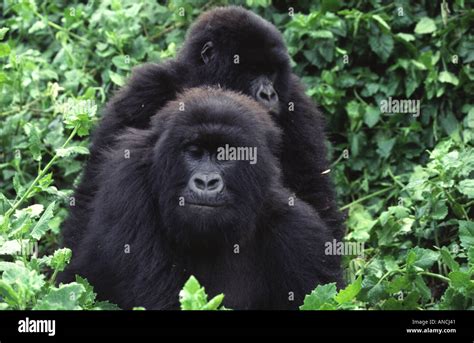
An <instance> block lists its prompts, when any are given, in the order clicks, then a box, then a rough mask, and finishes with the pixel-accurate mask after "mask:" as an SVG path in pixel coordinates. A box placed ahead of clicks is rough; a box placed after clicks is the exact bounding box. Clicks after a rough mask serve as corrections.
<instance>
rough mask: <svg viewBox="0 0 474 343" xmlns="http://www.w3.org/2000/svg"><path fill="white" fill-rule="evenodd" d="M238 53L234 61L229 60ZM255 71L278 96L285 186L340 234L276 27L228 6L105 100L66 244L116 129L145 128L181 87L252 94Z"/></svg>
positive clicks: (320, 127) (319, 143) (74, 236)
mask: <svg viewBox="0 0 474 343" xmlns="http://www.w3.org/2000/svg"><path fill="white" fill-rule="evenodd" d="M209 41H212V42H213V48H212V52H213V55H212V56H211V57H210V58H209V61H208V63H204V62H203V60H202V57H201V52H202V47H203V46H204V45H205V44H206V42H209ZM236 55H238V57H239V64H235V63H234V61H235V60H234V59H235V56H236ZM260 75H267V76H269V77H271V78H272V80H273V81H274V88H275V90H276V91H277V93H278V97H279V111H278V113H274V114H273V117H274V120H275V122H276V123H277V125H278V126H279V127H280V128H281V129H282V130H283V148H282V150H281V154H280V155H279V158H280V161H281V164H282V170H283V182H284V185H285V186H286V187H288V188H289V189H290V190H292V191H293V192H294V193H295V194H296V196H297V197H298V198H300V199H301V200H303V201H305V202H308V203H309V204H310V205H311V206H313V207H314V208H315V209H316V210H317V212H318V213H319V215H320V217H321V218H323V220H324V221H325V222H326V223H327V225H328V226H329V227H330V228H331V229H332V230H334V232H335V235H336V237H337V239H338V240H340V239H342V236H343V225H342V218H341V214H340V212H339V211H338V209H337V205H336V201H335V194H334V189H333V186H332V183H331V179H330V176H329V174H327V173H324V174H322V173H323V172H324V171H327V169H329V165H328V161H327V158H326V148H325V142H326V137H325V133H324V123H323V117H322V115H321V113H320V112H319V111H318V109H317V108H316V106H315V105H314V104H313V103H312V101H311V99H309V98H308V97H307V96H306V95H305V93H304V89H303V87H302V85H301V82H300V80H299V78H298V77H297V76H296V75H294V74H293V73H292V72H291V70H290V65H289V56H288V53H287V50H286V47H285V45H284V42H283V38H282V36H281V34H280V33H279V32H278V30H277V29H276V28H275V27H274V26H273V25H272V24H270V23H269V22H267V21H265V20H264V19H262V18H261V17H259V16H257V15H255V14H253V13H252V12H250V11H247V10H245V9H243V8H240V7H233V6H231V7H225V8H217V9H214V10H211V11H208V12H205V13H204V14H202V15H201V16H200V17H199V19H198V20H197V22H196V23H195V24H194V25H193V26H192V27H191V28H190V30H189V32H188V35H187V38H186V41H185V43H184V46H183V48H182V50H181V51H180V53H179V56H178V57H177V59H175V60H171V61H168V62H166V63H163V64H152V63H151V64H146V65H144V66H141V67H139V68H136V69H135V70H134V72H133V75H132V77H131V79H130V81H129V83H128V85H127V86H126V87H124V88H123V89H122V90H121V91H120V92H119V93H118V94H117V95H116V96H115V97H114V98H113V100H112V101H110V103H109V104H108V105H107V107H106V109H105V113H104V115H103V120H102V122H101V124H100V126H99V127H98V128H97V129H96V131H95V133H94V136H93V143H92V146H91V157H90V160H89V162H88V164H87V166H86V169H85V172H84V176H83V179H82V182H81V184H80V185H79V187H78V188H77V190H76V194H75V197H76V207H77V209H76V210H75V211H74V212H73V213H71V215H70V217H69V218H68V219H67V221H66V224H65V226H64V229H63V230H64V232H65V241H64V243H65V244H66V245H68V244H74V242H76V241H78V240H80V239H81V237H82V235H83V233H84V230H85V226H86V223H85V222H84V218H86V217H87V216H86V215H85V214H83V213H87V211H88V209H87V206H88V205H89V204H90V202H91V201H90V199H91V198H92V197H93V196H94V194H95V192H96V191H97V187H98V185H99V184H98V182H97V181H96V176H97V173H98V170H99V169H100V164H101V162H102V160H103V159H104V157H103V152H104V151H106V150H107V148H110V147H112V146H113V145H114V142H115V141H116V139H115V138H116V137H117V136H118V133H119V132H122V131H124V130H126V129H127V128H139V129H144V128H147V127H149V124H150V117H151V116H152V115H153V114H154V113H156V111H158V110H159V109H160V108H162V107H163V106H164V105H165V104H166V103H167V102H169V101H170V100H173V99H175V98H176V95H177V94H178V93H180V92H182V91H183V90H184V89H186V88H190V87H195V86H199V85H220V86H221V87H223V88H226V89H230V90H236V91H240V92H242V93H244V94H248V95H252V85H253V82H254V80H255V79H256V78H258V77H259V76H260ZM291 106H294V108H293V109H294V110H293V111H290V110H289V108H290V107H291Z"/></svg>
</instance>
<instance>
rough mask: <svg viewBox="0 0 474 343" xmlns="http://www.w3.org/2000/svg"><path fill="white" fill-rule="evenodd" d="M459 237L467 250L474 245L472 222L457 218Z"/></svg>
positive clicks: (473, 226)
mask: <svg viewBox="0 0 474 343" xmlns="http://www.w3.org/2000/svg"><path fill="white" fill-rule="evenodd" d="M458 223H459V239H460V240H461V245H462V246H463V247H464V249H466V250H469V248H470V247H472V246H474V222H473V221H467V220H459V221H458Z"/></svg>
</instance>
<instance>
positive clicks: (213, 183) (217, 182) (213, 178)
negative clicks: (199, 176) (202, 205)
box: [207, 174, 224, 193]
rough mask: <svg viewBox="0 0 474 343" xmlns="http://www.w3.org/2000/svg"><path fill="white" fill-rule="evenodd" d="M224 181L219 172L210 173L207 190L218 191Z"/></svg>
mask: <svg viewBox="0 0 474 343" xmlns="http://www.w3.org/2000/svg"><path fill="white" fill-rule="evenodd" d="M223 185H224V183H223V182H222V177H221V176H220V175H219V174H214V175H210V176H209V178H208V180H207V190H208V191H212V192H216V193H217V192H220V191H221V190H222V187H223Z"/></svg>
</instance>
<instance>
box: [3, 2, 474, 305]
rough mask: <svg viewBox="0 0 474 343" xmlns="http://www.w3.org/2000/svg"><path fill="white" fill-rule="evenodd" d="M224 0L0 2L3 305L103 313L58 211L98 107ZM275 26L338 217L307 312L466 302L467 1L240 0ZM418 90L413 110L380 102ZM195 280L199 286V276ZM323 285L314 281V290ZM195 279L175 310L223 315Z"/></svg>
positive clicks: (473, 123) (472, 264) (471, 159)
mask: <svg viewBox="0 0 474 343" xmlns="http://www.w3.org/2000/svg"><path fill="white" fill-rule="evenodd" d="M230 3H231V2H230V1H224V0H222V1H210V2H208V1H202V0H199V1H193V2H188V1H182V0H177V1H170V2H169V3H168V4H167V5H161V4H158V3H157V2H154V1H140V2H137V1H132V0H105V1H92V0H91V1H89V2H88V3H86V4H84V3H81V2H79V1H68V2H62V1H50V0H46V1H41V2H40V1H34V0H21V1H13V0H6V1H3V2H2V3H1V4H0V13H1V15H0V95H1V96H0V175H1V176H0V275H1V277H0V309H112V308H115V306H113V305H112V304H109V303H106V302H97V301H96V300H95V294H94V292H93V289H92V287H91V286H90V285H89V284H88V283H87V281H86V280H85V279H82V278H80V277H78V278H77V280H76V282H73V283H70V284H67V285H61V286H59V287H58V286H55V285H54V280H55V277H56V275H57V273H58V272H60V271H61V270H63V269H64V267H65V266H66V264H67V263H68V261H69V260H70V259H71V258H74V256H72V257H71V252H70V251H69V250H67V249H57V248H58V240H59V233H60V227H61V222H62V221H63V220H64V218H65V216H66V214H67V210H66V209H67V205H68V203H69V202H70V201H73V199H72V198H70V196H71V194H72V188H73V185H74V184H75V182H77V180H78V177H79V175H80V171H81V169H82V166H83V163H84V161H85V158H86V155H87V153H88V150H87V146H88V143H89V141H88V134H89V132H90V130H91V129H92V128H93V127H94V125H96V123H97V120H98V118H99V117H100V108H102V106H103V105H104V103H105V102H106V100H107V99H109V98H110V96H111V94H112V93H113V91H114V90H116V89H117V88H118V87H119V86H121V85H123V84H124V82H125V81H126V79H127V77H128V75H129V74H130V71H131V69H132V67H133V66H135V65H138V64H140V63H143V62H145V61H157V62H159V61H163V60H165V59H167V58H170V57H172V56H174V55H175V53H176V51H177V49H178V48H179V46H180V44H181V42H182V41H183V39H184V35H185V31H186V28H187V27H188V26H189V24H190V23H191V22H192V21H193V20H194V19H195V18H196V16H197V15H199V14H200V13H202V11H204V10H206V9H208V8H210V7H212V6H215V5H225V4H230ZM232 3H234V4H235V3H236V4H242V5H244V6H247V7H249V8H251V9H252V10H253V11H255V12H256V13H258V14H260V15H262V16H263V17H265V18H267V19H268V20H270V21H271V22H273V23H275V25H277V26H278V27H279V29H280V30H281V31H282V32H283V34H284V37H285V40H286V42H287V44H288V48H289V52H290V54H291V56H292V59H293V67H294V70H295V72H296V73H297V74H298V75H299V76H301V77H302V78H303V81H304V82H305V84H306V86H307V93H308V94H309V95H310V96H311V97H312V98H313V99H314V100H315V101H317V102H318V103H319V104H320V107H321V108H322V110H323V111H324V112H325V114H326V115H327V121H328V131H329V137H330V140H331V142H332V144H331V147H330V152H331V158H332V160H333V161H334V164H333V168H332V174H333V178H334V180H335V183H336V185H337V190H338V195H339V200H340V205H341V208H342V209H343V210H344V211H346V212H347V215H348V218H347V227H348V231H347V236H346V240H347V241H348V242H355V243H361V244H363V245H364V250H363V254H360V255H358V256H345V268H346V270H347V280H348V286H347V287H346V288H345V289H343V290H340V291H339V292H338V291H337V290H336V287H335V285H333V284H328V285H319V286H317V287H316V289H315V290H314V291H313V292H312V293H311V294H309V295H307V297H306V299H305V302H304V304H302V306H301V309H303V310H313V309H473V308H474V301H473V300H474V282H473V277H472V276H473V272H474V222H473V221H472V205H473V203H474V180H473V177H472V176H473V174H474V172H473V171H474V152H473V149H472V147H473V139H474V104H472V94H474V71H473V68H472V66H473V62H474V35H473V33H472V30H470V29H471V28H472V27H473V26H474V10H473V9H472V6H471V5H469V4H468V2H465V1H463V0H456V1H452V2H449V4H448V2H446V1H428V0H422V1H417V2H412V1H407V0H397V1H394V2H391V3H389V4H386V5H385V4H383V3H382V1H378V0H371V1H338V0H323V1H321V2H315V4H311V2H310V1H302V2H298V4H295V3H293V2H291V1H278V2H277V1H275V3H274V4H271V1H268V0H247V1H245V2H244V1H236V2H232ZM390 99H395V100H415V101H418V104H419V106H420V107H419V111H416V112H414V111H412V112H410V113H407V112H406V111H392V112H393V113H391V114H389V113H386V112H384V111H382V109H381V103H382V102H384V101H389V100H390ZM204 286H205V285H204ZM315 286H316V285H315ZM222 297H223V296H222V295H219V296H217V297H215V298H213V299H212V300H210V301H209V302H208V300H207V296H206V295H205V293H204V290H203V288H201V286H200V285H199V283H198V282H197V280H195V279H194V278H191V279H190V280H189V281H188V282H187V283H186V285H185V286H184V288H183V291H182V292H181V294H180V300H181V304H182V308H183V309H186V310H188V309H218V308H220V306H221V302H222Z"/></svg>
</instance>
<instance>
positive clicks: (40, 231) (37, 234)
mask: <svg viewBox="0 0 474 343" xmlns="http://www.w3.org/2000/svg"><path fill="white" fill-rule="evenodd" d="M55 206H56V202H54V201H53V202H52V203H51V204H49V205H48V207H47V208H46V211H44V213H43V215H42V216H41V218H40V219H39V220H38V222H37V223H36V224H35V226H34V227H33V229H32V230H31V232H30V237H31V238H33V239H36V240H39V239H40V238H41V237H43V235H44V234H45V232H46V230H47V229H48V223H49V221H50V220H51V219H52V218H53V217H54V214H53V211H54V207H55Z"/></svg>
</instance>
